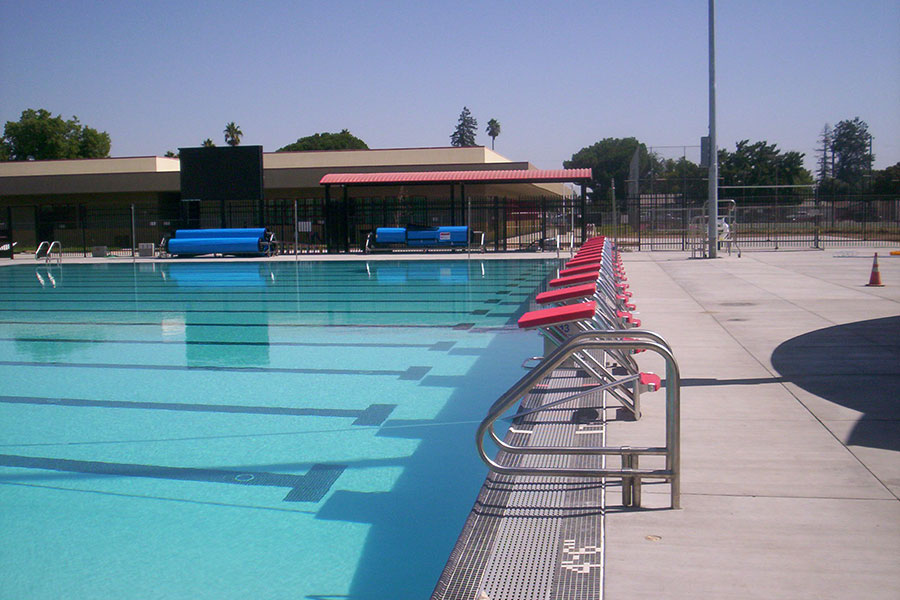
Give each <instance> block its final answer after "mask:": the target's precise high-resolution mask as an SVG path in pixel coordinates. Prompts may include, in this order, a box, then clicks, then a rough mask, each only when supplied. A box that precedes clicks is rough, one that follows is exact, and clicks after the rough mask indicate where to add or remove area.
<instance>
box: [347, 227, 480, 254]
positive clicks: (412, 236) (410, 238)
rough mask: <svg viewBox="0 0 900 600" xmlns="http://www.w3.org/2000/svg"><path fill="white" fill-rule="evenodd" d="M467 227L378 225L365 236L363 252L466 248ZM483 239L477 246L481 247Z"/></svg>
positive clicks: (467, 242)
mask: <svg viewBox="0 0 900 600" xmlns="http://www.w3.org/2000/svg"><path fill="white" fill-rule="evenodd" d="M476 233H477V232H476ZM468 246H469V228H468V227H467V226H465V225H442V226H439V227H416V226H413V225H407V226H406V227H378V228H377V229H375V231H374V232H370V233H369V235H368V236H367V238H366V244H365V246H364V248H363V251H364V252H374V251H376V250H390V249H394V248H425V249H429V248H467V247H468ZM483 246H484V239H483V234H482V241H481V244H480V246H479V248H482V249H483Z"/></svg>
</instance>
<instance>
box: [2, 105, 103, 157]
mask: <svg viewBox="0 0 900 600" xmlns="http://www.w3.org/2000/svg"><path fill="white" fill-rule="evenodd" d="M0 145H2V150H0V157H2V158H3V160H58V159H67V158H104V157H106V156H109V148H110V139H109V134H108V133H106V132H105V131H104V132H100V131H97V130H96V129H93V128H91V127H85V126H83V125H82V124H81V123H80V122H79V121H78V117H72V118H71V119H69V120H63V118H62V116H61V115H57V116H55V117H54V116H52V115H51V114H50V112H49V111H47V110H45V109H43V108H41V109H38V110H34V109H31V108H29V109H27V110H23V111H22V116H21V117H20V118H19V120H18V121H7V122H6V126H5V127H4V130H3V140H2V143H0Z"/></svg>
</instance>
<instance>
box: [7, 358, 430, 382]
mask: <svg viewBox="0 0 900 600" xmlns="http://www.w3.org/2000/svg"><path fill="white" fill-rule="evenodd" d="M0 366H4V367H70V368H78V369H137V370H145V371H219V372H224V373H296V374H302V375H393V376H396V377H398V378H399V379H401V380H404V381H418V380H420V379H422V378H423V377H425V375H426V374H427V373H428V372H429V371H430V370H431V367H428V366H412V367H408V368H406V369H405V370H403V371H397V370H389V369H291V368H286V367H219V366H213V365H203V366H190V365H187V366H184V365H117V364H112V363H65V362H30V361H13V360H4V361H0Z"/></svg>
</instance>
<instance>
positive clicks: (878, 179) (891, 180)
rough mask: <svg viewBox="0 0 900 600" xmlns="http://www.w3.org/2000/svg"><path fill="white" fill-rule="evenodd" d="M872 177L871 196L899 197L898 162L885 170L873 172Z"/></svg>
mask: <svg viewBox="0 0 900 600" xmlns="http://www.w3.org/2000/svg"><path fill="white" fill-rule="evenodd" d="M872 175H873V177H872V189H871V191H872V193H873V194H894V195H900V162H898V163H897V164H895V165H892V166H890V167H888V168H886V169H881V170H879V171H875V172H874V173H873V174H872Z"/></svg>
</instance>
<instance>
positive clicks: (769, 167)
mask: <svg viewBox="0 0 900 600" xmlns="http://www.w3.org/2000/svg"><path fill="white" fill-rule="evenodd" d="M803 156H804V155H803V153H802V152H794V151H790V152H785V153H783V154H782V152H781V150H779V149H778V146H777V145H776V144H769V143H767V142H765V141H762V142H754V143H750V140H741V141H740V142H738V143H737V144H736V147H735V150H734V152H729V151H728V150H725V149H722V150H719V177H720V178H721V185H742V186H772V185H807V184H811V183H812V182H813V177H812V173H810V172H809V170H808V169H806V168H805V167H804V166H803ZM739 193H740V196H741V198H755V197H759V196H772V195H774V194H775V188H768V189H766V188H761V189H747V190H742V191H740V192H739ZM777 195H778V197H779V198H784V199H785V200H795V199H799V197H800V193H799V192H796V191H793V192H792V191H788V192H779V193H778V194H777Z"/></svg>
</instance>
